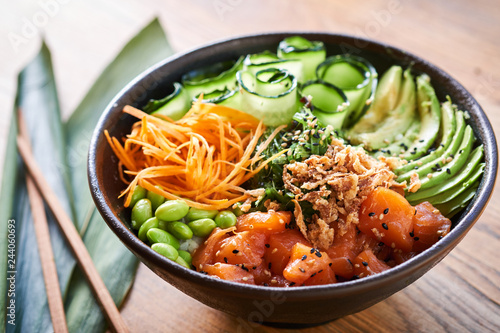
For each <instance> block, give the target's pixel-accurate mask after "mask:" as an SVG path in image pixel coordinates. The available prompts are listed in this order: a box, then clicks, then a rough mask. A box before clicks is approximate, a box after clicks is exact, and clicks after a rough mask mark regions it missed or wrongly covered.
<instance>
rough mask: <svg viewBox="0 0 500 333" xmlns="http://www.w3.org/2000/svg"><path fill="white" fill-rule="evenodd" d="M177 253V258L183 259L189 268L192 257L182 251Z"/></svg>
mask: <svg viewBox="0 0 500 333" xmlns="http://www.w3.org/2000/svg"><path fill="white" fill-rule="evenodd" d="M178 252H179V257H181V258H182V259H184V261H185V262H186V263H187V264H188V266H191V263H192V262H193V257H192V256H191V253H189V252H188V251H184V250H179V251H178Z"/></svg>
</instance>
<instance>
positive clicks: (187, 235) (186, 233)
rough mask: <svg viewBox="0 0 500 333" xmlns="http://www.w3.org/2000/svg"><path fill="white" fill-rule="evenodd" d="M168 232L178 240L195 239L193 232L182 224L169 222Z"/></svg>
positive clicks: (167, 224) (167, 225)
mask: <svg viewBox="0 0 500 333" xmlns="http://www.w3.org/2000/svg"><path fill="white" fill-rule="evenodd" d="M166 228H167V229H166V230H167V231H168V232H170V233H171V234H172V235H174V236H175V237H176V238H178V239H191V238H193V231H192V230H191V229H190V228H189V227H188V226H187V224H184V223H182V222H178V221H175V222H167V223H166Z"/></svg>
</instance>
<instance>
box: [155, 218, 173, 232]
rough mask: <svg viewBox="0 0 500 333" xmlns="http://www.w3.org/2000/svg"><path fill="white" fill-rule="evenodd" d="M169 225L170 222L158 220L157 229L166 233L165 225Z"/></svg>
mask: <svg viewBox="0 0 500 333" xmlns="http://www.w3.org/2000/svg"><path fill="white" fill-rule="evenodd" d="M169 223H171V222H167V221H162V220H158V228H160V229H161V230H165V231H168V230H167V225H168V224H169Z"/></svg>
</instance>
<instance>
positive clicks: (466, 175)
mask: <svg viewBox="0 0 500 333" xmlns="http://www.w3.org/2000/svg"><path fill="white" fill-rule="evenodd" d="M483 151H484V148H483V146H482V145H481V146H479V147H477V148H476V149H474V151H473V152H472V153H471V155H470V159H469V161H468V162H467V164H466V165H465V166H464V167H463V168H462V169H461V170H460V171H459V172H457V173H456V174H455V175H453V177H452V178H451V179H449V180H448V181H446V182H443V183H440V184H437V185H436V186H433V187H430V188H428V189H424V190H419V191H417V192H416V193H408V195H407V196H406V199H408V201H409V202H410V203H411V204H412V205H415V204H418V203H420V202H423V201H429V202H430V203H432V204H433V205H434V204H441V203H444V202H446V201H449V200H451V199H453V198H454V197H456V196H457V195H458V194H460V193H461V192H462V191H461V187H465V186H464V185H465V184H467V183H468V182H470V180H471V179H473V180H475V179H476V178H477V175H476V174H477V173H478V172H481V171H482V169H483V168H484V163H482V167H481V164H480V162H481V160H482V159H483ZM478 165H479V166H478ZM469 185H470V184H469ZM462 190H463V189H462Z"/></svg>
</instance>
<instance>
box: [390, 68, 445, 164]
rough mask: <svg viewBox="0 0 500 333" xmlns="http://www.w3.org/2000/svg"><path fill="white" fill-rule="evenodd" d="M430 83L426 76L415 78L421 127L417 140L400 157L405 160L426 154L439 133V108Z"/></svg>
mask: <svg viewBox="0 0 500 333" xmlns="http://www.w3.org/2000/svg"><path fill="white" fill-rule="evenodd" d="M430 82H431V78H430V77H429V76H428V75H427V74H423V75H420V76H419V77H418V78H417V106H418V113H419V116H420V122H421V123H422V125H421V126H420V133H419V135H418V139H417V140H415V141H414V142H413V144H412V145H411V146H410V147H409V148H408V150H407V151H406V152H405V153H404V154H402V156H400V157H401V158H404V159H406V160H410V159H416V158H419V157H420V156H422V155H424V154H426V153H427V150H428V149H429V148H430V147H431V146H432V144H433V143H434V141H435V140H436V137H437V135H438V133H439V127H440V124H441V107H440V105H439V100H438V98H437V96H436V92H435V91H434V88H432V85H431V83H430Z"/></svg>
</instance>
